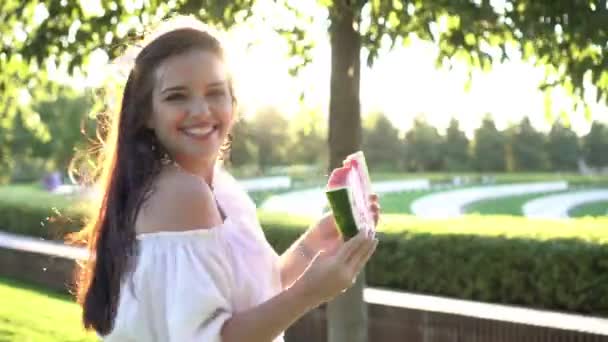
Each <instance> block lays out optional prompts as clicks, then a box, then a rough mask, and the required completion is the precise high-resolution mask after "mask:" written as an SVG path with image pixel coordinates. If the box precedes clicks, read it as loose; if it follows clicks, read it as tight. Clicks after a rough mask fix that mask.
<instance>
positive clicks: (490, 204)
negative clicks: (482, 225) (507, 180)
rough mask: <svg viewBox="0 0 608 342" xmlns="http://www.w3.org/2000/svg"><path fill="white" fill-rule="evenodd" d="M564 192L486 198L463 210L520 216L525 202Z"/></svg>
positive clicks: (485, 213)
mask: <svg viewBox="0 0 608 342" xmlns="http://www.w3.org/2000/svg"><path fill="white" fill-rule="evenodd" d="M564 192H567V191H553V192H545V193H540V194H527V195H518V196H509V197H503V198H495V199H488V200H483V201H478V202H473V203H471V204H470V205H468V206H467V208H466V210H465V211H466V213H469V214H481V215H512V216H522V215H523V212H522V207H523V206H524V204H525V203H526V202H528V201H531V200H533V199H536V198H539V197H543V196H547V195H555V194H560V193H564Z"/></svg>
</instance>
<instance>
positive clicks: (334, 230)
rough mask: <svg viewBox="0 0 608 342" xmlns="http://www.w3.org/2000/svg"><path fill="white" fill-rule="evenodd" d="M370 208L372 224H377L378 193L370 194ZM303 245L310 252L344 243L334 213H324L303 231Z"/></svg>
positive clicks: (378, 210) (332, 247) (378, 218)
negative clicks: (304, 235)
mask: <svg viewBox="0 0 608 342" xmlns="http://www.w3.org/2000/svg"><path fill="white" fill-rule="evenodd" d="M370 202H371V204H370V209H371V211H372V213H373V215H374V224H375V225H378V221H379V220H380V204H379V203H378V195H376V194H372V195H371V196H370ZM305 234H306V237H305V238H304V245H305V247H306V248H307V249H309V250H310V251H311V252H312V253H317V252H319V251H322V250H332V249H334V248H335V247H338V246H340V245H342V244H343V243H344V241H343V239H342V234H341V233H340V230H339V229H338V226H337V224H336V221H335V220H334V215H333V214H332V213H331V212H330V213H327V214H325V215H324V216H323V217H322V218H321V219H320V220H319V221H318V222H317V223H316V224H315V225H313V226H312V227H310V228H309V229H308V231H307V232H306V233H305Z"/></svg>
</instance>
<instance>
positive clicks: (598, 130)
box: [0, 90, 608, 182]
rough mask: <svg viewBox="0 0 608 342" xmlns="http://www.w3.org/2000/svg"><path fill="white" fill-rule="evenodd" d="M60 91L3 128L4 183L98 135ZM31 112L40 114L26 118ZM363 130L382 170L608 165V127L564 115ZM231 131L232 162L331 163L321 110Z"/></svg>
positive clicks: (375, 124)
mask: <svg viewBox="0 0 608 342" xmlns="http://www.w3.org/2000/svg"><path fill="white" fill-rule="evenodd" d="M58 94H59V95H57V96H54V97H49V98H45V99H43V100H40V101H38V102H36V103H35V104H33V106H32V108H33V109H34V110H35V112H36V113H37V114H36V115H31V114H30V115H27V116H26V115H16V116H14V118H13V119H12V120H14V122H13V123H12V124H11V125H9V126H4V127H0V140H1V141H2V148H1V149H0V152H1V153H0V170H2V172H0V175H1V176H2V177H0V182H2V181H4V182H6V181H8V180H11V179H12V180H17V181H19V180H33V179H37V178H39V177H41V176H42V175H43V174H44V173H45V172H49V171H53V170H59V171H63V172H65V170H67V168H68V165H69V163H70V161H71V159H72V157H73V155H74V152H75V151H76V150H77V149H84V148H86V146H87V144H86V139H87V138H86V137H85V134H84V132H88V134H87V135H88V137H89V139H90V138H93V134H92V133H93V132H94V131H95V127H94V125H95V121H94V120H93V119H92V118H89V117H88V113H89V112H90V109H91V107H90V106H91V103H92V101H91V100H90V98H88V97H87V96H83V95H79V94H78V93H76V92H73V91H68V90H65V91H62V92H58ZM32 117H33V118H37V120H36V121H35V122H31V121H27V120H26V118H30V119H31V118H32ZM6 127H10V130H9V129H7V128H6ZM362 133H363V150H364V151H365V153H366V156H367V159H368V162H369V163H370V165H373V167H374V169H375V170H378V171H401V172H404V171H405V172H423V171H455V172H458V171H480V172H504V171H526V172H534V171H576V170H577V169H578V162H579V159H580V160H584V161H585V162H586V164H587V165H588V166H591V167H605V166H608V126H607V125H605V124H602V123H600V122H598V121H595V122H593V123H592V126H591V130H590V131H589V133H588V134H587V135H586V136H583V137H578V136H577V135H576V134H575V133H574V132H573V131H572V130H571V129H570V128H568V127H566V126H565V125H564V124H563V123H562V122H561V121H559V120H558V121H556V122H555V123H554V124H553V126H552V128H551V130H550V131H549V132H548V133H545V132H540V131H537V130H536V129H535V128H534V126H532V125H531V123H530V120H529V119H528V118H524V119H523V120H522V121H521V122H519V123H518V124H516V125H513V126H511V127H509V128H508V129H506V130H503V131H501V130H498V129H497V128H496V125H495V124H494V121H493V120H492V119H491V118H490V117H489V116H488V117H486V118H485V119H484V120H483V122H482V124H481V126H480V127H479V128H478V129H477V130H475V132H474V134H473V138H472V139H469V138H468V137H467V136H466V135H465V133H464V132H463V131H462V130H461V129H460V127H459V124H458V121H457V120H454V119H453V120H452V121H451V122H450V125H449V127H448V128H447V130H446V132H445V133H444V134H440V133H439V131H438V130H437V128H435V127H434V126H432V125H430V124H429V123H428V122H427V121H426V120H425V119H424V117H422V116H421V117H418V118H417V119H415V120H414V123H413V126H412V128H411V129H410V130H408V131H407V132H405V133H401V132H400V131H399V130H398V129H397V128H396V127H394V126H393V124H392V123H391V121H390V120H389V119H388V118H387V117H386V116H385V115H383V114H381V113H375V114H370V115H368V116H367V117H366V118H365V121H364V123H363V132H362ZM232 136H233V140H232V149H231V154H230V163H231V164H232V165H233V166H234V167H249V168H253V169H256V170H258V172H264V171H266V170H268V169H269V168H270V167H273V166H279V165H294V164H306V165H317V166H319V168H320V169H324V168H325V167H326V165H327V159H328V152H327V151H328V149H327V140H326V136H327V122H326V119H325V118H324V116H323V115H322V114H321V112H320V111H319V110H312V109H303V110H301V111H300V112H299V113H297V114H296V115H294V116H292V117H289V118H287V117H285V116H284V115H283V114H282V113H281V112H280V111H279V110H278V109H276V108H272V107H266V108H261V109H259V110H258V111H257V112H256V113H255V114H254V115H252V116H251V117H249V118H247V119H244V118H242V119H240V120H238V122H237V123H236V125H235V126H234V128H233V132H232Z"/></svg>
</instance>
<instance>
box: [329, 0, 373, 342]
mask: <svg viewBox="0 0 608 342" xmlns="http://www.w3.org/2000/svg"><path fill="white" fill-rule="evenodd" d="M344 3H345V1H344V2H343V1H335V2H334V7H333V8H331V9H330V19H331V26H330V28H329V34H330V40H331V90H330V104H329V139H328V142H329V171H330V172H331V170H332V169H333V168H335V167H338V166H341V165H342V161H343V160H344V158H345V157H346V156H347V155H348V154H350V153H353V152H355V151H357V150H359V149H360V148H361V112H360V111H361V109H360V103H359V81H360V80H359V75H360V53H361V38H360V35H359V32H358V31H357V28H358V26H359V14H358V10H357V9H353V7H351V6H352V5H347V4H344ZM364 287H365V272H363V271H362V272H361V274H360V275H359V277H358V278H357V281H356V283H355V285H354V286H353V287H352V288H350V289H349V290H348V291H346V292H345V293H343V294H342V295H340V296H339V297H337V298H336V299H335V300H333V301H332V302H330V303H329V304H328V306H327V318H328V325H327V332H328V341H329V342H367V307H366V305H365V302H364V301H363V288H364Z"/></svg>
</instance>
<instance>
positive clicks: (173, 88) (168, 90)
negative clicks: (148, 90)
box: [160, 85, 186, 94]
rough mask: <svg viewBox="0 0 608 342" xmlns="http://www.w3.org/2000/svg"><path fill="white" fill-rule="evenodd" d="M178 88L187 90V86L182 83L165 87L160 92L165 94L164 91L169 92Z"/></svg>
mask: <svg viewBox="0 0 608 342" xmlns="http://www.w3.org/2000/svg"><path fill="white" fill-rule="evenodd" d="M177 90H186V87H184V86H181V85H178V86H173V87H168V88H165V89H163V90H162V91H161V92H160V93H161V94H164V93H168V92H170V91H177Z"/></svg>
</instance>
